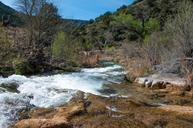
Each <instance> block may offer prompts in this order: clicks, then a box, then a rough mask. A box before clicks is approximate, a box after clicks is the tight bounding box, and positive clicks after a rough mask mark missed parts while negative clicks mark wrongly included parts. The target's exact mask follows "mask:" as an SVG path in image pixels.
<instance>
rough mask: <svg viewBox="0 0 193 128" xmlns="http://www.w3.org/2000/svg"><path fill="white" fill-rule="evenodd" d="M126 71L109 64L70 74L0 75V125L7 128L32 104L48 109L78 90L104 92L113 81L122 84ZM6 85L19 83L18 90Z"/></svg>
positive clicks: (65, 100) (94, 92) (61, 102)
mask: <svg viewBox="0 0 193 128" xmlns="http://www.w3.org/2000/svg"><path fill="white" fill-rule="evenodd" d="M124 74H125V72H124V71H123V70H122V68H121V66H119V65H110V66H107V67H103V68H91V69H82V70H81V72H76V73H70V74H58V75H50V76H31V77H25V76H20V75H12V76H10V77H8V78H2V77H0V85H1V86H0V128H8V127H9V126H10V124H11V123H13V122H14V121H16V120H17V113H18V112H20V111H23V110H27V109H30V108H31V107H32V106H33V107H45V108H47V107H55V106H60V105H63V104H64V103H66V102H68V101H69V100H70V99H71V98H72V97H73V95H74V94H76V92H77V91H78V90H80V91H83V92H86V93H92V94H96V95H102V94H101V93H100V91H99V90H102V89H103V87H104V86H105V85H108V84H111V83H118V84H119V83H121V82H122V81H123V79H124ZM13 83H14V84H13ZM2 85H3V86H2ZM6 86H7V87H8V86H17V87H16V89H17V92H16V91H15V92H14V91H8V90H6Z"/></svg>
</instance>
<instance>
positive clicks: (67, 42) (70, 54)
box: [52, 32, 80, 65]
mask: <svg viewBox="0 0 193 128" xmlns="http://www.w3.org/2000/svg"><path fill="white" fill-rule="evenodd" d="M79 45H80V44H79V43H78V42H74V41H73V39H70V36H69V35H67V34H66V33H64V32H59V33H58V34H57V36H56V38H55V40H54V43H53V45H52V58H53V60H60V61H63V62H64V63H65V64H66V65H71V64H73V65H78V64H79V58H78V52H79V50H80V46H79Z"/></svg>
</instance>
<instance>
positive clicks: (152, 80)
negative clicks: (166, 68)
mask: <svg viewBox="0 0 193 128" xmlns="http://www.w3.org/2000/svg"><path fill="white" fill-rule="evenodd" d="M135 82H136V83H139V84H140V85H141V86H143V87H147V88H152V89H164V88H167V89H174V90H176V89H177V90H178V89H179V90H184V91H189V90H191V87H190V85H188V84H187V82H186V79H184V78H181V77H179V76H178V75H176V74H171V73H162V74H153V75H151V76H148V77H139V78H137V79H136V80H135Z"/></svg>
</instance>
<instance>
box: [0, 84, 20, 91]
mask: <svg viewBox="0 0 193 128" xmlns="http://www.w3.org/2000/svg"><path fill="white" fill-rule="evenodd" d="M18 87H19V85H18V84H17V83H3V84H1V85H0V91H3V92H6V91H7V92H13V93H19V91H18V90H17V88H18Z"/></svg>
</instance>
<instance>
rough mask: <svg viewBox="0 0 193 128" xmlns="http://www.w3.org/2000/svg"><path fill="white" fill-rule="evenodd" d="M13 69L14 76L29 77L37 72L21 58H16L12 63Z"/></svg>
mask: <svg viewBox="0 0 193 128" xmlns="http://www.w3.org/2000/svg"><path fill="white" fill-rule="evenodd" d="M13 67H14V71H15V74H18V75H31V74H34V73H37V72H39V71H38V69H37V68H35V67H34V66H32V65H31V64H29V62H28V61H27V60H25V59H23V58H16V59H15V60H14V61H13Z"/></svg>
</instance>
